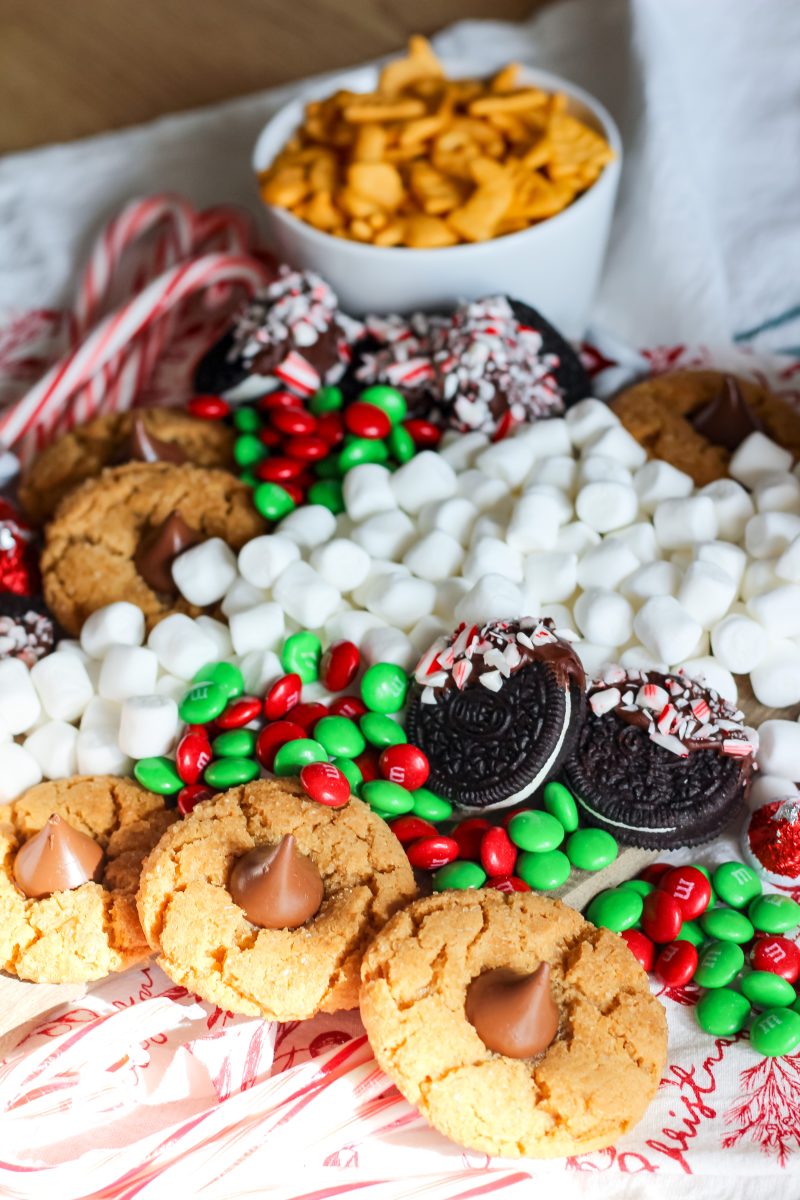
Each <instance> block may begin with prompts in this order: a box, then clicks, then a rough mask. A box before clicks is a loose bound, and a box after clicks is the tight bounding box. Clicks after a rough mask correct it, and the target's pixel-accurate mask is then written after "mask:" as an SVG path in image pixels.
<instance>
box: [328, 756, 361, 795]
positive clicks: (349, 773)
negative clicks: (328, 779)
mask: <svg viewBox="0 0 800 1200" xmlns="http://www.w3.org/2000/svg"><path fill="white" fill-rule="evenodd" d="M331 761H332V763H333V765H334V766H335V767H338V769H339V770H340V771H341V772H342V774H343V775H344V777H345V779H346V780H347V782H348V783H349V784H350V791H351V792H356V791H358V789H359V788H360V787H361V784H362V783H363V782H364V776H363V775H362V774H361V770H360V768H359V766H358V764H357V763H354V762H353V760H352V759H351V758H334V759H331Z"/></svg>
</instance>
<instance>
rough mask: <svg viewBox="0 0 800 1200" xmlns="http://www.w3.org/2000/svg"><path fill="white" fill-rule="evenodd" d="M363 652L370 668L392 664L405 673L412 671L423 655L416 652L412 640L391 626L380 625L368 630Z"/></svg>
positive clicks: (362, 648)
mask: <svg viewBox="0 0 800 1200" xmlns="http://www.w3.org/2000/svg"><path fill="white" fill-rule="evenodd" d="M431 641H433V638H431ZM361 651H362V653H363V655H364V659H365V661H366V662H367V663H368V665H369V666H373V665H374V664H375V663H379V662H390V663H395V665H396V666H398V667H402V668H403V670H404V671H410V670H411V669H412V667H413V666H414V664H415V663H416V661H417V659H418V658H419V653H421V651H420V652H419V653H418V652H417V651H416V650H415V648H414V646H413V644H412V642H411V639H410V638H408V637H406V635H405V634H404V633H401V631H400V630H399V629H392V628H391V627H390V626H389V625H378V626H376V627H375V628H374V629H370V630H368V631H367V633H365V634H364V640H363V641H362V643H361Z"/></svg>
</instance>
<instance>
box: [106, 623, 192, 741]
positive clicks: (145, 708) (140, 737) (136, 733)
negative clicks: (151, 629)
mask: <svg viewBox="0 0 800 1200" xmlns="http://www.w3.org/2000/svg"><path fill="white" fill-rule="evenodd" d="M156 628H158V626H156ZM177 732H178V706H177V704H176V703H175V701H174V700H173V699H171V697H169V696H156V695H153V696H131V697H130V699H128V700H126V701H125V703H124V704H123V706H122V713H121V714H120V722H119V738H118V742H119V748H120V750H121V751H122V753H123V754H127V755H128V757H129V758H151V757H153V756H155V755H159V754H167V753H168V752H169V751H170V750H171V749H172V744H173V742H174V741H175V736H176V734H177Z"/></svg>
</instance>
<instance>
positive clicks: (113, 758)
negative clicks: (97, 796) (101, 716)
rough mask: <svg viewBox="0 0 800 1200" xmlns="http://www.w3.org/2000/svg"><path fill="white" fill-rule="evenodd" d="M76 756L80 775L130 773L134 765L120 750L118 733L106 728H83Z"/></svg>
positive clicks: (77, 742) (78, 740)
mask: <svg viewBox="0 0 800 1200" xmlns="http://www.w3.org/2000/svg"><path fill="white" fill-rule="evenodd" d="M184 690H185V685H184ZM75 758H76V766H77V771H78V774H79V775H129V774H130V772H131V768H132V767H133V760H132V759H131V758H129V757H128V755H127V754H124V753H123V752H122V750H120V748H119V743H118V742H117V735H116V733H109V731H108V730H106V729H81V731H80V733H79V734H78V737H77V740H76V743H75Z"/></svg>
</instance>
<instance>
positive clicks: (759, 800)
mask: <svg viewBox="0 0 800 1200" xmlns="http://www.w3.org/2000/svg"><path fill="white" fill-rule="evenodd" d="M760 732H761V731H760V730H759V733H760ZM789 796H800V788H798V787H797V784H796V783H795V782H794V780H792V779H785V778H784V777H783V776H782V775H762V774H761V772H760V771H759V772H758V774H757V775H756V776H755V778H754V779H753V781H752V783H751V784H750V795H749V796H748V797H747V806H748V808H749V809H750V811H751V812H755V811H756V809H757V808H761V806H762V805H763V804H769V803H771V801H773V800H785V799H786V798H787V797H789Z"/></svg>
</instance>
